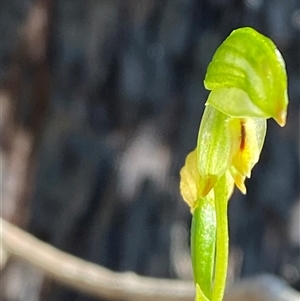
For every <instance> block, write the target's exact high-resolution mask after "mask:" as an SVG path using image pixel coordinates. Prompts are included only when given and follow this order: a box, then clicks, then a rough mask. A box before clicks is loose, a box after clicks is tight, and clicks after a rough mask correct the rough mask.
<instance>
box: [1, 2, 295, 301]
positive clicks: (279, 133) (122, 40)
mask: <svg viewBox="0 0 300 301" xmlns="http://www.w3.org/2000/svg"><path fill="white" fill-rule="evenodd" d="M0 17H1V68H0V72H1V73H0V76H1V91H0V99H1V108H2V110H1V111H2V112H1V114H2V118H1V119H2V121H1V128H2V130H1V152H2V157H1V158H2V159H1V160H2V163H3V165H2V166H3V181H2V184H1V185H2V196H3V198H2V216H3V217H4V218H5V219H7V220H8V221H11V222H13V223H14V224H16V225H18V226H20V227H23V228H24V229H26V230H27V231H29V232H31V233H32V234H34V235H35V236H37V237H38V238H40V239H42V240H44V241H46V242H48V243H50V244H52V245H54V246H56V247H58V248H60V249H62V250H64V251H66V252H69V253H71V254H74V255H76V256H79V257H82V258H85V259H87V260H89V261H92V262H95V263H97V264H100V265H102V266H105V267H107V268H109V269H112V270H114V271H134V272H136V273H138V274H140V275H148V276H154V277H166V278H181V279H191V277H192V276H191V267H190V262H189V250H188V247H189V246H188V245H189V225H190V219H191V217H190V213H189V209H188V207H187V206H186V205H185V203H184V202H183V201H182V199H181V196H180V194H179V189H178V187H179V170H180V168H181V167H182V165H183V163H184V159H185V156H186V155H187V153H188V152H189V151H191V150H192V149H193V148H194V147H195V144H196V138H197V132H198V126H199V121H200V118H201V114H202V112H203V108H204V103H205V101H206V97H207V95H208V92H207V91H205V90H204V87H203V78H204V75H205V72H206V67H207V65H208V63H209V62H210V60H211V58H212V55H213V53H214V52H215V50H216V48H217V47H218V46H219V44H220V43H221V42H222V41H223V40H224V39H225V37H226V36H227V35H228V34H229V33H230V32H231V31H232V30H233V29H235V28H237V27H242V26H252V27H254V28H255V29H256V30H258V31H260V32H261V33H263V34H265V35H267V36H269V37H270V38H272V39H273V40H274V42H275V43H276V44H277V46H278V48H279V49H280V51H281V52H282V54H283V56H284V58H285V60H286V66H287V71H288V76H289V98H290V106H289V112H288V122H287V126H286V127H285V128H283V129H282V128H279V127H278V126H277V125H276V124H275V123H274V122H273V121H269V123H268V133H267V138H266V142H265V146H264V149H263V152H262V155H261V160H260V162H259V164H258V165H257V166H256V167H255V168H254V171H253V175H252V178H251V179H250V180H248V181H247V186H248V194H247V195H246V196H242V195H241V194H240V193H239V192H236V193H235V194H234V196H233V197H232V199H231V201H230V204H229V209H230V210H229V213H230V216H229V219H230V237H231V240H230V243H231V255H230V270H229V282H230V283H232V282H234V281H235V280H236V279H239V278H244V277H248V276H251V275H256V274H260V273H265V272H268V273H273V274H277V275H279V276H280V277H282V278H283V279H285V280H287V281H288V282H289V283H290V284H291V285H292V286H294V287H295V288H297V289H300V237H299V216H300V212H299V211H300V203H299V202H300V201H299V192H300V189H299V186H300V185H299V181H300V180H299V116H300V115H299V113H300V111H299V109H300V106H299V103H300V88H299V87H300V57H299V56H300V2H299V1H297V0H289V1H285V0H244V1H241V0H222V1H221V0H123V1H122V0H119V1H117V0H60V1H54V0H32V1H29V0H23V1H17V0H4V1H1V12H0ZM26 275H31V276H30V277H26ZM34 275H35V276H34ZM16 279H17V280H16ZM18 279H19V280H18ZM20 279H21V280H20ZM24 279H26V280H24ZM41 279H42V278H41V277H40V276H39V275H37V274H36V272H34V271H32V270H30V269H29V268H28V267H24V266H22V263H20V262H10V263H9V264H8V265H7V266H6V267H5V270H4V275H3V276H2V280H3V281H4V283H5V290H4V294H3V298H4V299H3V300H6V301H19V300H20V301H21V300H22V301H33V300H36V301H39V300H45V301H60V300H61V301H62V300H64V301H68V300H76V301H87V300H89V301H91V300H94V299H92V298H88V297H87V296H83V295H80V294H79V293H77V292H75V291H71V290H69V289H65V288H63V287H61V286H59V285H58V284H55V283H53V282H51V281H50V280H49V279H44V280H41ZM18 281H19V282H18ZM16 287H17V289H16Z"/></svg>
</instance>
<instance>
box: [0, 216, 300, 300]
mask: <svg viewBox="0 0 300 301" xmlns="http://www.w3.org/2000/svg"><path fill="white" fill-rule="evenodd" d="M0 225H1V227H0V230H1V232H0V238H1V246H2V248H3V250H4V253H5V252H7V253H8V254H10V255H13V256H16V257H18V258H21V259H23V260H25V261H27V262H29V263H30V264H32V265H34V266H36V267H38V268H40V269H41V270H43V272H44V273H45V274H46V275H47V276H50V277H52V278H53V279H54V280H55V281H57V282H60V283H64V284H65V285H67V286H69V287H72V288H74V289H76V290H78V291H81V292H84V293H87V294H89V295H93V296H96V297H101V298H107V299H108V300H124V301H140V300H143V301H171V300H172V301H192V300H193V296H194V287H193V284H192V283H191V282H187V281H182V280H167V279H157V278H150V277H142V276H138V275H136V274H134V273H128V272H127V273H116V272H112V271H110V270H108V269H106V268H103V267H100V266H98V265H96V264H93V263H90V262H87V261H85V260H82V259H79V258H77V257H75V256H72V255H70V254H67V253H64V252H62V251H60V250H58V249H56V248H54V247H52V246H51V245H49V244H46V243H44V242H42V241H40V240H38V239H37V238H35V237H34V236H32V235H30V234H28V233H26V232H25V231H23V230H21V229H19V228H17V227H16V226H13V225H12V224H10V223H8V222H6V221H4V220H3V219H0ZM240 300H243V301H299V300H300V294H299V293H298V292H296V291H294V290H293V289H291V288H290V287H289V286H288V285H287V284H285V283H284V282H283V281H281V280H279V279H278V278H276V277H274V276H268V275H265V276H259V277H256V278H253V279H249V280H244V281H242V282H240V283H238V284H235V285H234V286H233V287H232V288H230V289H229V290H228V291H227V292H226V295H225V298H224V301H240Z"/></svg>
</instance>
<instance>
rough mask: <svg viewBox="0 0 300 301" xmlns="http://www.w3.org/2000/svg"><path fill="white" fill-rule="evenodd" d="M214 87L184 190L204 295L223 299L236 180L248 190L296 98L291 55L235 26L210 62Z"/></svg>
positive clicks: (199, 298)
mask: <svg viewBox="0 0 300 301" xmlns="http://www.w3.org/2000/svg"><path fill="white" fill-rule="evenodd" d="M204 85H205V87H206V88H207V89H209V90H211V92H210V94H209V97H208V99H207V102H206V107H205V110H204V113H203V116H202V119H201V123H200V128H199V133H198V140H197V147H196V149H195V150H193V151H192V152H191V153H190V154H189V155H188V156H187V158H186V161H185V165H184V166H183V168H182V169H181V171H180V176H181V181H180V191H181V194H182V197H183V199H184V201H185V202H186V203H187V204H188V205H189V207H190V209H191V213H192V215H193V219H192V226H191V227H192V229H191V258H192V266H193V273H194V281H195V288H196V299H195V300H196V301H221V300H222V299H223V295H224V290H225V283H226V274H227V264H228V226H227V224H228V221H227V204H228V200H229V198H230V196H231V194H232V192H233V189H234V185H236V186H237V187H238V188H239V190H240V191H241V192H242V193H244V194H245V193H246V186H245V179H246V178H250V176H251V171H252V169H253V167H254V165H255V164H256V163H257V162H258V160H259V156H260V153H261V150H262V147H263V143H264V139H265V135H266V127H267V123H266V120H267V119H268V118H274V119H275V120H276V121H277V123H278V124H279V125H281V126H284V125H285V123H286V115H287V114H286V112H287V105H288V97H287V75H286V70H285V64H284V60H283V58H282V56H281V54H280V52H279V51H278V50H277V48H276V46H275V45H274V43H273V42H272V41H271V40H270V39H268V38H267V37H265V36H263V35H261V34H260V33H258V32H256V31H255V30H254V29H252V28H240V29H237V30H234V31H233V32H232V33H231V34H230V36H229V37H228V38H227V39H226V40H225V41H224V42H223V43H222V44H221V46H220V47H219V48H218V49H217V51H216V53H215V55H214V56H213V59H212V62H211V63H210V64H209V66H208V70H207V73H206V76H205V80H204Z"/></svg>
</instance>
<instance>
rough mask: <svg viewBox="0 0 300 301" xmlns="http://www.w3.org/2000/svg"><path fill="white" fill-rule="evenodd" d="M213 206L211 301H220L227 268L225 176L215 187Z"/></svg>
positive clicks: (226, 197)
mask: <svg viewBox="0 0 300 301" xmlns="http://www.w3.org/2000/svg"><path fill="white" fill-rule="evenodd" d="M214 190H215V206H216V217H217V242H216V265H215V278H214V287H213V291H212V299H211V300H212V301H222V300H223V296H224V291H225V285H226V276H227V266H228V221H227V203H228V195H229V194H228V189H227V185H226V175H223V176H222V177H221V178H220V180H219V181H218V182H217V183H216V185H215V188H214Z"/></svg>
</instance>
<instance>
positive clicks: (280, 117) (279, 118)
mask: <svg viewBox="0 0 300 301" xmlns="http://www.w3.org/2000/svg"><path fill="white" fill-rule="evenodd" d="M274 119H275V121H276V122H277V123H278V124H279V125H280V126H281V127H284V126H285V124H286V110H280V111H278V113H277V114H276V115H275V116H274Z"/></svg>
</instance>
